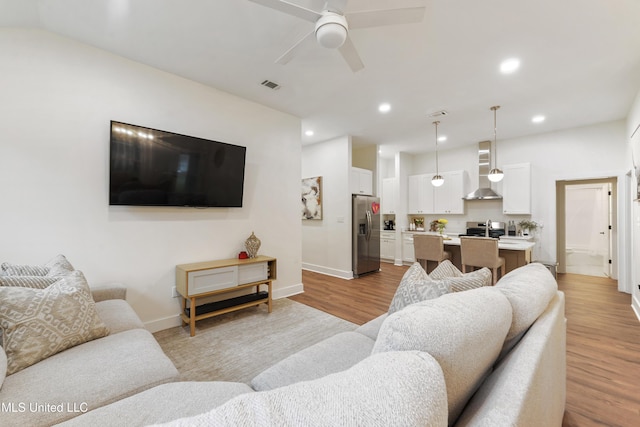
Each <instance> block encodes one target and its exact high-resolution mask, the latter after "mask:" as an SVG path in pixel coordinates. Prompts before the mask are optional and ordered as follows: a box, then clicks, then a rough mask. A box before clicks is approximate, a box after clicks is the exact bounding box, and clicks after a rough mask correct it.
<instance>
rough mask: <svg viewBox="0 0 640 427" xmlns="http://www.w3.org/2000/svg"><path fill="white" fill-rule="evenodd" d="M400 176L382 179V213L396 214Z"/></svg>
mask: <svg viewBox="0 0 640 427" xmlns="http://www.w3.org/2000/svg"><path fill="white" fill-rule="evenodd" d="M398 190H399V188H398V178H385V179H383V180H382V213H383V214H395V213H396V212H397V211H398Z"/></svg>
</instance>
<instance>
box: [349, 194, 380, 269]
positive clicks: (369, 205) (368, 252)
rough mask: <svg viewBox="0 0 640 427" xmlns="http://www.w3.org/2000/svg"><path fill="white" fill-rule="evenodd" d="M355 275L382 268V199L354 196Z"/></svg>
mask: <svg viewBox="0 0 640 427" xmlns="http://www.w3.org/2000/svg"><path fill="white" fill-rule="evenodd" d="M352 202H353V210H352V212H353V221H352V224H353V237H352V242H353V243H352V251H353V254H352V266H353V277H358V276H360V275H361V274H365V273H371V272H375V271H379V270H380V199H379V198H378V197H373V196H356V195H354V196H353V200H352Z"/></svg>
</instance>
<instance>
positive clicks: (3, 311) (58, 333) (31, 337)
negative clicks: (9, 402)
mask: <svg viewBox="0 0 640 427" xmlns="http://www.w3.org/2000/svg"><path fill="white" fill-rule="evenodd" d="M0 300H2V305H0V328H2V334H3V336H2V342H3V347H4V349H5V351H6V353H7V360H8V363H7V364H8V368H7V374H8V375H11V374H13V373H15V372H18V371H20V370H21V369H24V368H26V367H28V366H31V365H33V364H34V363H37V362H39V361H41V360H43V359H46V358H47V357H49V356H52V355H54V354H56V353H59V352H61V351H63V350H65V349H67V348H70V347H74V346H76V345H79V344H82V343H84V342H87V341H91V340H94V339H96V338H100V337H103V336H105V335H107V334H108V333H109V330H108V329H107V328H106V327H105V325H104V323H103V322H102V320H101V319H100V317H98V315H97V314H96V309H95V303H94V302H93V299H92V298H91V292H90V290H89V285H88V284H87V281H86V279H85V278H84V275H83V274H82V273H81V272H80V271H75V272H73V273H72V274H70V275H68V276H64V277H62V278H60V280H58V281H57V282H55V283H54V284H52V285H51V286H49V287H47V288H45V289H31V288H20V287H18V288H16V287H0Z"/></svg>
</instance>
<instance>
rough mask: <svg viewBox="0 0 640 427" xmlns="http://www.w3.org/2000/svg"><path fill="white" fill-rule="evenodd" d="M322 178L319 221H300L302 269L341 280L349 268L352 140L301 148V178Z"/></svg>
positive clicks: (338, 139)
mask: <svg viewBox="0 0 640 427" xmlns="http://www.w3.org/2000/svg"><path fill="white" fill-rule="evenodd" d="M314 176H322V205H323V207H322V209H323V212H322V215H323V219H322V220H305V221H302V266H303V268H305V269H307V270H312V271H317V272H320V273H324V274H330V275H333V276H337V277H342V278H352V277H353V273H352V269H351V221H352V220H351V191H350V187H349V180H350V177H351V138H350V137H349V136H344V137H341V138H336V139H333V140H330V141H326V142H321V143H317V144H313V145H307V146H305V147H303V148H302V178H310V177H314Z"/></svg>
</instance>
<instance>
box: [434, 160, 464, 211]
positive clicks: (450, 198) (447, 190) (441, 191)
mask: <svg viewBox="0 0 640 427" xmlns="http://www.w3.org/2000/svg"><path fill="white" fill-rule="evenodd" d="M441 175H442V177H443V178H444V184H442V186H440V187H433V189H434V209H433V211H434V213H436V214H464V200H463V199H462V197H463V196H464V195H465V194H466V192H465V190H466V186H465V178H466V176H465V171H462V170H460V171H453V172H442V173H441Z"/></svg>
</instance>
